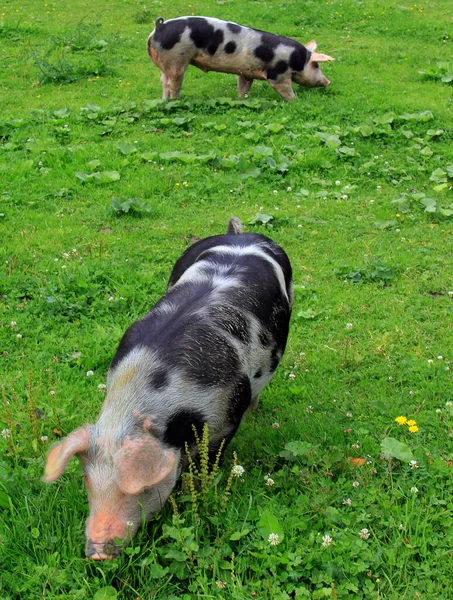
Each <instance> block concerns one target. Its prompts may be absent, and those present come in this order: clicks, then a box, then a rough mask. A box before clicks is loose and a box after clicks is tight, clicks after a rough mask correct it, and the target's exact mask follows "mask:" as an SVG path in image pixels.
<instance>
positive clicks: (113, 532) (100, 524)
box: [85, 508, 132, 560]
mask: <svg viewBox="0 0 453 600" xmlns="http://www.w3.org/2000/svg"><path fill="white" fill-rule="evenodd" d="M128 525H129V527H128ZM130 525H131V524H128V523H125V522H123V521H122V519H121V518H120V517H119V516H118V515H116V514H115V512H114V510H113V508H112V509H111V510H110V511H106V512H98V513H96V514H95V515H94V516H92V517H89V519H88V521H87V527H86V535H87V542H86V546H85V554H86V556H87V557H88V558H92V559H94V560H106V559H111V558H116V557H117V556H118V555H119V554H120V552H121V549H122V547H123V544H124V542H125V541H126V538H128V536H129V535H130V533H131V530H132V527H131V526H130Z"/></svg>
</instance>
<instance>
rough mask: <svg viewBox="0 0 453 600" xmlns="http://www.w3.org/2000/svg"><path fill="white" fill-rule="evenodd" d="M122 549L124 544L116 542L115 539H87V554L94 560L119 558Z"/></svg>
mask: <svg viewBox="0 0 453 600" xmlns="http://www.w3.org/2000/svg"><path fill="white" fill-rule="evenodd" d="M121 549H122V544H117V543H115V540H107V541H106V542H100V543H95V542H93V541H92V540H87V543H86V547H85V555H86V557H87V558H91V559H93V560H111V559H113V558H117V556H118V555H119V554H120V552H121Z"/></svg>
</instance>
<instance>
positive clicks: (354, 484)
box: [352, 481, 360, 488]
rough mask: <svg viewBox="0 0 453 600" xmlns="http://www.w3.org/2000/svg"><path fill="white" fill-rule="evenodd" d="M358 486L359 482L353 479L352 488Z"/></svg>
mask: <svg viewBox="0 0 453 600" xmlns="http://www.w3.org/2000/svg"><path fill="white" fill-rule="evenodd" d="M359 486H360V483H359V482H358V481H353V482H352V487H353V488H358V487H359Z"/></svg>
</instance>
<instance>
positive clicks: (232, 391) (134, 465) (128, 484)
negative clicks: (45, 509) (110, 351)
mask: <svg viewBox="0 0 453 600" xmlns="http://www.w3.org/2000/svg"><path fill="white" fill-rule="evenodd" d="M292 299H293V286H292V281H291V265H290V262H289V260H288V257H287V255H286V254H285V252H284V251H283V250H282V249H281V248H280V247H279V246H277V244H275V243H274V242H273V241H272V240H270V239H269V238H267V237H265V236H264V235H259V234H255V233H242V227H241V223H240V221H239V219H237V218H236V217H232V218H231V219H230V220H229V223H228V232H227V234H226V235H217V236H213V237H209V238H206V239H203V240H200V241H198V242H196V243H195V244H194V245H193V246H191V247H190V248H188V250H186V251H185V252H184V254H183V255H182V256H181V257H180V258H179V260H178V261H177V262H176V264H175V266H174V269H173V272H172V274H171V276H170V281H169V284H168V289H167V292H166V294H165V296H164V297H163V298H162V299H160V300H159V301H158V302H157V304H156V305H155V306H154V307H153V308H152V309H151V310H150V311H149V313H148V314H147V315H145V316H144V317H143V318H142V319H139V320H138V321H136V322H135V323H133V324H132V325H131V326H130V327H129V329H128V330H127V331H126V333H125V334H124V336H123V338H122V340H121V342H120V344H119V347H118V349H117V351H116V354H115V356H114V358H113V361H112V363H111V365H110V369H109V373H108V376H107V396H106V399H105V402H104V404H103V406H102V409H101V413H100V415H99V418H98V420H97V422H96V423H95V424H94V425H84V426H82V427H79V428H78V429H76V430H75V431H73V432H72V433H70V434H69V435H68V436H67V437H66V438H65V439H64V440H63V441H62V442H60V443H58V444H57V445H56V446H54V448H53V449H52V450H51V451H50V453H49V455H48V458H47V464H46V468H45V474H44V477H43V479H44V481H46V482H51V481H55V480H56V479H58V477H60V475H62V473H63V472H64V470H65V468H66V465H67V463H68V461H69V460H70V459H71V457H72V456H77V457H78V458H79V459H80V461H81V463H82V466H83V469H84V473H85V483H86V487H87V491H88V500H89V507H90V514H89V517H88V520H87V524H86V538H87V541H86V555H87V556H88V557H89V558H93V559H97V560H102V559H106V558H114V557H115V556H117V555H118V554H119V552H120V549H121V544H119V543H118V540H121V541H122V543H127V541H128V540H130V539H131V537H132V535H133V534H134V533H135V532H136V530H137V529H138V527H139V526H140V523H141V522H142V517H144V518H145V519H149V518H150V517H151V516H152V514H153V513H155V512H157V511H159V510H160V509H161V508H162V505H163V504H164V502H165V501H166V500H167V498H168V496H169V495H170V493H171V491H172V489H173V487H174V485H175V483H176V480H177V478H178V476H179V474H180V472H181V468H182V466H183V463H184V458H185V451H184V448H185V442H187V443H188V444H189V447H190V448H191V451H193V453H194V454H195V453H196V444H195V434H194V430H193V428H194V427H195V430H196V431H198V434H200V435H201V432H202V428H203V425H204V423H207V424H208V426H209V442H210V453H211V455H212V456H215V455H216V454H217V452H218V449H219V447H220V444H221V442H222V440H225V442H226V443H228V442H229V441H230V440H231V438H232V437H233V435H234V434H235V432H236V430H237V428H238V427H239V424H240V422H241V419H242V417H243V415H244V412H245V411H246V409H247V408H248V407H249V406H251V407H255V406H256V405H257V403H258V395H259V393H260V391H261V389H262V388H263V387H264V386H265V385H266V383H267V382H268V381H269V380H270V379H271V377H272V376H273V375H274V373H275V370H276V368H277V366H278V364H279V362H280V359H281V357H282V354H283V351H284V349H285V345H286V338H287V335H288V327H289V318H290V313H291V305H292Z"/></svg>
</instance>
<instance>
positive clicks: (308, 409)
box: [305, 404, 315, 415]
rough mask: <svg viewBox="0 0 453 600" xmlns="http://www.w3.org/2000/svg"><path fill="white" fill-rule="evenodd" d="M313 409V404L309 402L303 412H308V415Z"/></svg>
mask: <svg viewBox="0 0 453 600" xmlns="http://www.w3.org/2000/svg"><path fill="white" fill-rule="evenodd" d="M314 410H315V409H314V408H313V406H312V405H311V404H310V405H309V406H307V408H306V409H305V412H306V413H308V414H309V415H310V414H311V413H312V412H313V411H314Z"/></svg>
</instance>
